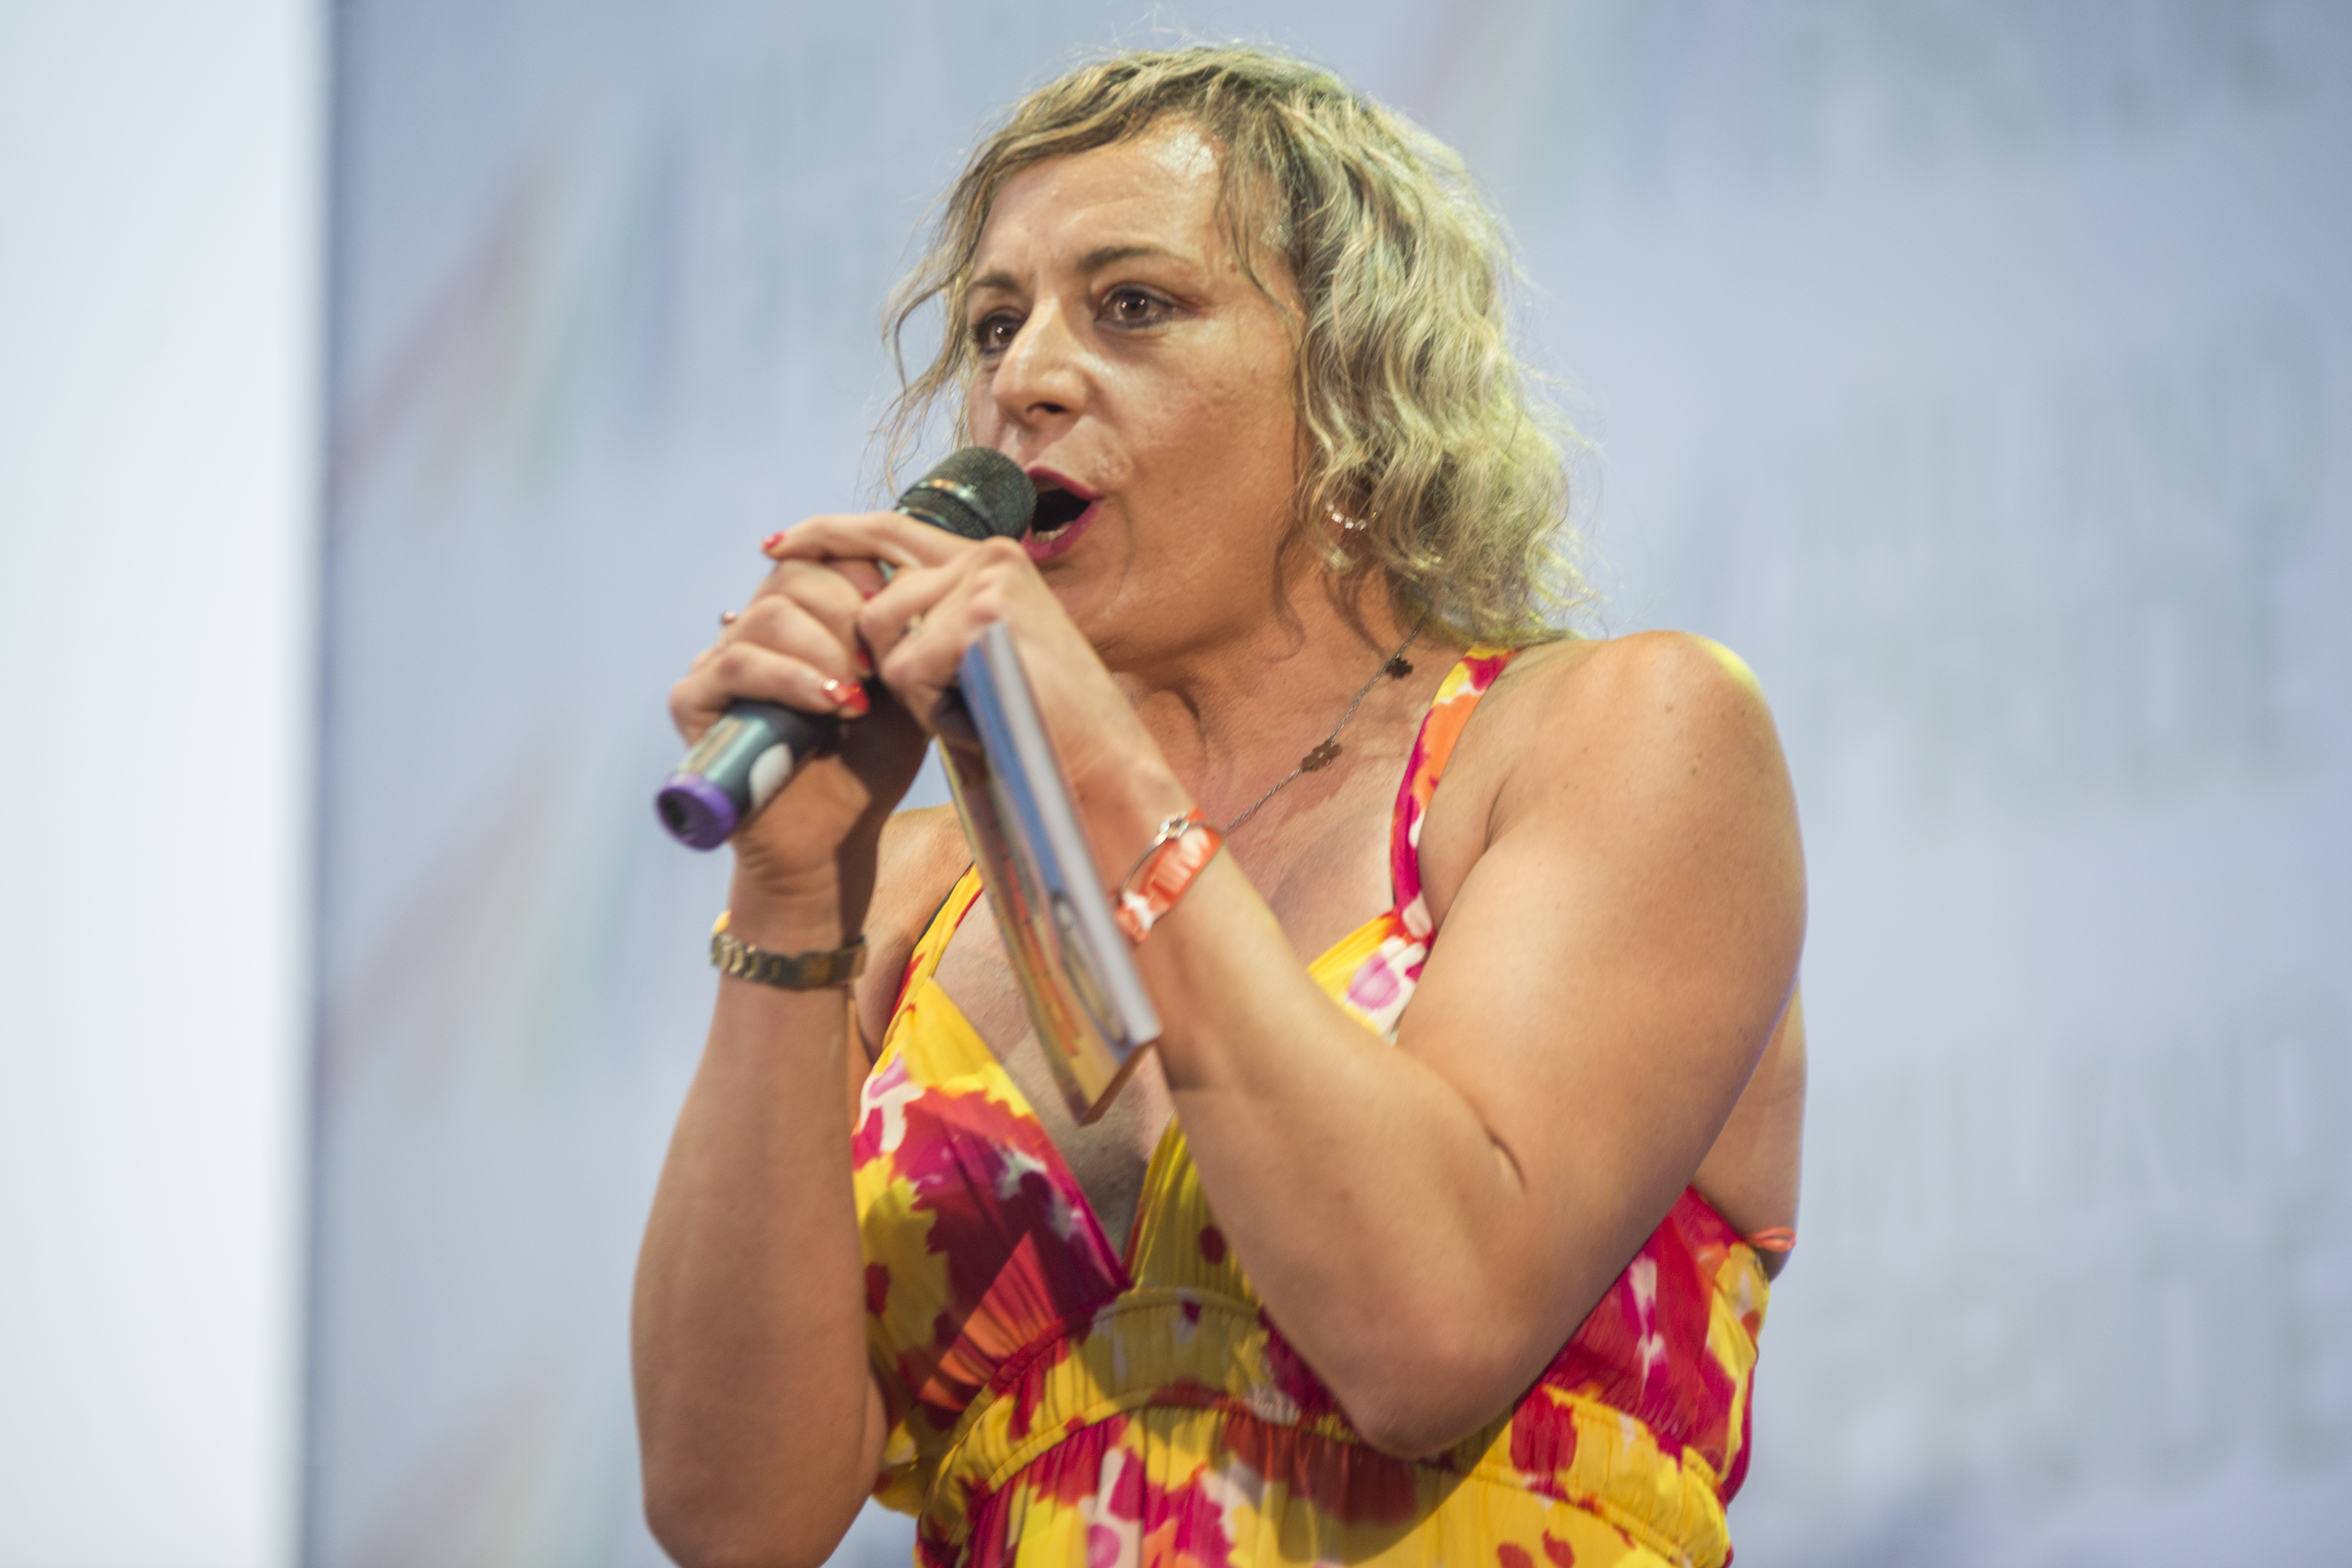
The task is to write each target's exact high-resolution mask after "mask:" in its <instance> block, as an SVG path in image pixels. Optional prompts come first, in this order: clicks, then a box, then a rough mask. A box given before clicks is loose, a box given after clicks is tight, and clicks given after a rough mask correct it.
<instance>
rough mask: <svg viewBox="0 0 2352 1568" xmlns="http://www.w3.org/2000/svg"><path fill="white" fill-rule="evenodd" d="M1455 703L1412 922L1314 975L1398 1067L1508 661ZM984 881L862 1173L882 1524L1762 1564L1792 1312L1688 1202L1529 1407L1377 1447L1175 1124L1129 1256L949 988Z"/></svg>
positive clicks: (866, 1125)
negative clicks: (1442, 852) (1478, 748)
mask: <svg viewBox="0 0 2352 1568" xmlns="http://www.w3.org/2000/svg"><path fill="white" fill-rule="evenodd" d="M1510 657H1511V656H1510V652H1509V650H1507V649H1489V648H1473V649H1472V650H1471V651H1470V653H1469V654H1468V655H1467V656H1465V658H1463V659H1462V661H1461V663H1459V664H1458V665H1456V666H1455V667H1454V669H1453V671H1452V672H1451V673H1450V674H1449V675H1448V676H1447V677H1446V679H1445V682H1444V685H1443V686H1441V687H1440V688H1439V689H1438V694H1437V699H1436V700H1435V702H1434V703H1433V705H1432V707H1431V710H1430V712H1429V714H1428V717H1427V718H1426V719H1425V720H1424V721H1423V724H1422V728H1421V733H1420V736H1419V738H1418V739H1417V741H1416V742H1415V743H1414V746H1413V752H1412V762H1411V763H1410V764H1409V765H1408V767H1407V769H1406V773H1405V778H1404V781H1403V784H1402V785H1401V786H1400V788H1399V790H1398V792H1397V805H1396V812H1395V816H1394V822H1393V829H1392V834H1391V873H1392V876H1393V879H1394V883H1395V891H1396V898H1397V903H1396V907H1395V908H1394V909H1392V910H1390V911H1389V912H1388V913H1386V914H1384V915H1381V916H1380V917H1379V918H1378V919H1376V920H1373V921H1370V922H1368V923H1367V924H1365V925H1364V926H1363V927H1361V928H1360V929H1359V930H1358V931H1355V932H1353V933H1352V934H1350V935H1349V936H1348V937H1347V938H1346V939H1344V940H1343V941H1341V942H1339V944H1338V945H1337V946H1335V947H1334V948H1332V949H1331V951H1330V952H1327V953H1325V954H1324V955H1323V956H1322V957H1321V958H1319V959H1318V960H1317V961H1316V963H1314V965H1313V966H1312V972H1313V973H1314V975H1315V977H1316V979H1317V980H1318V982H1319V983H1320V984H1322V985H1323V987H1324V988H1325V989H1326V990H1327V991H1328V992H1329V993H1330V994H1331V995H1332V997H1333V998H1334V999H1335V1000H1337V1001H1338V1002H1339V1005H1341V1006H1342V1007H1344V1008H1346V1009H1347V1010H1348V1011H1349V1013H1351V1014H1354V1015H1355V1016H1357V1017H1359V1018H1360V1019H1361V1020H1362V1021H1363V1023H1364V1025H1365V1026H1366V1027H1367V1028H1370V1029H1372V1030H1374V1031H1376V1032H1378V1033H1380V1034H1381V1035H1383V1036H1386V1037H1391V1038H1393V1037H1394V1035H1395V1032H1396V1024H1397V1019H1398V1017H1399V1016H1400V1015H1401V1014H1402V1012H1403V1011H1404V1008H1405V1005H1406V1004H1407V1003H1408V1002H1410V1001H1411V1000H1412V992H1413V987H1414V985H1415V984H1416V983H1417V982H1418V981H1419V979H1420V975H1421V969H1422V964H1423V962H1424V960H1425V959H1426V958H1427V956H1428V952H1429V945H1430V942H1432V940H1433V936H1434V932H1433V930H1432V928H1431V922H1430V919H1429V913H1428V908H1427V905H1426V904H1425V903H1424V901H1423V898H1422V894H1421V872H1420V865H1419V859H1418V855H1417V846H1418V844H1419V841H1420V831H1421V822H1422V817H1423V813H1424V812H1425V811H1426V810H1427V808H1428V805H1429V802H1430V798H1431V796H1432V795H1433V793H1434V791H1435V790H1436V788H1437V783H1438V779H1439V777H1440V775H1441V774H1442V773H1444V767H1445V763H1446V759H1447V757H1448V756H1449V755H1450V754H1451V752H1452V751H1453V749H1454V742H1455V740H1456V739H1457V738H1458V737H1459V736H1460V735H1461V733H1462V729H1463V725H1464V723H1465V721H1467V720H1468V718H1469V716H1470V711H1471V709H1472V708H1473V707H1474V706H1475V704H1476V702H1477V700H1478V699H1479V697H1480V696H1481V695H1482V694H1483V693H1484V692H1485V691H1486V689H1487V688H1488V687H1490V686H1491V685H1492V684H1493V682H1494V680H1495V678H1496V675H1498V674H1499V673H1500V672H1501V670H1502V668H1503V667H1504V665H1505V664H1507V662H1508V661H1509V658H1510ZM979 894H980V883H979V879H978V877H977V875H976V874H974V873H969V872H968V873H966V875H965V876H964V878H963V879H962V880H961V882H959V883H958V884H957V886H956V889H955V890H954V892H953V893H952V894H950V897H949V899H948V900H947V903H946V904H945V905H944V906H943V907H942V908H941V909H940V912H939V914H938V915H937V917H935V918H934V920H933V921H932V922H931V925H930V927H929V930H928V931H925V932H924V934H923V938H922V941H921V942H920V943H919V945H918V946H917V948H916V950H915V954H914V957H913V959H912V961H911V962H910V963H909V964H908V970H907V974H906V979H905V982H904V984H903V986H902V988H901V991H900V994H899V999H898V1006H897V1009H896V1011H895V1012H894V1013H893V1015H892V1017H891V1021H890V1026H889V1031H888V1033H887V1037H885V1041H884V1046H883V1050H882V1054H881V1057H880V1058H879V1060H877V1063H876V1064H875V1068H874V1070H873V1072H872V1074H871V1075H870V1076H869V1077H868V1078H867V1079H866V1087H865V1090H864V1094H863V1097H862V1100H861V1106H860V1112H859V1125H858V1127H857V1130H856V1142H855V1145H854V1158H855V1163H856V1195H857V1209H858V1220H859V1225H860V1227H861V1231H862V1234H863V1237H864V1244H865V1256H866V1313H867V1317H866V1342H867V1346H868V1349H869V1351H870V1353H871V1356H872V1361H873V1365H874V1369H875V1372H876V1373H877V1377H878V1378H879V1380H880V1383H881V1385H882V1389H883V1392H884V1396H885V1399H886V1400H887V1404H888V1407H889V1415H890V1420H891V1429H890V1434H889V1437H888V1440H887V1445H886V1447H885V1449H884V1452H883V1460H882V1462H883V1469H882V1474H881V1476H880V1477H879V1479H877V1482H876V1485H875V1495H876V1496H877V1497H878V1498H880V1499H881V1500H883V1501H884V1502H885V1503H887V1504H888V1505H890V1506H892V1507H895V1508H898V1509H900V1510H904V1511H907V1512H911V1513H915V1514H917V1515H919V1519H920V1524H919V1530H918V1533H917V1555H918V1557H919V1560H920V1561H921V1562H922V1563H924V1564H925V1565H926V1568H950V1565H954V1564H973V1565H975V1568H996V1565H997V1564H1001V1563H1024V1564H1041V1563H1043V1564H1053V1565H1055V1568H1081V1565H1083V1568H1126V1565H1134V1564H1143V1563H1150V1564H1155V1565H1157V1564H1184V1565H1187V1568H1248V1565H1250V1564H1256V1563H1276V1562H1282V1563H1375V1562H1376V1563H1400V1564H1401V1563H1427V1564H1431V1565H1435V1564H1439V1563H1444V1564H1448V1565H1450V1568H1474V1565H1483V1564H1493V1565H1495V1568H1571V1565H1581V1568H1603V1565H1605V1564H1611V1563H1692V1564H1700V1565H1703V1568H1712V1565H1714V1564H1717V1563H1727V1562H1729V1561H1730V1558H1731V1543H1730V1539H1729V1537H1728V1535H1727V1533H1726V1531H1725V1525H1724V1505H1725V1503H1726V1502H1727V1501H1728V1500H1730V1498H1731V1496H1732V1494H1733V1493H1734V1492H1735V1491H1737V1490H1738V1487H1739V1482H1740V1479H1741V1477H1742V1475H1743V1474H1744V1472H1745V1471H1746V1469H1747V1464H1748V1391H1749V1387H1750V1382H1751V1378H1752V1376H1753V1372H1754V1368H1755V1364H1756V1335H1757V1331H1758V1330H1759V1327H1760V1326H1761V1323H1762V1321H1763V1316H1764V1309H1765V1301H1766V1297H1767V1294H1768V1287H1767V1285H1766V1283H1765V1277H1764V1272H1763V1270H1762V1268H1760V1267H1759V1263H1758V1259H1757V1256H1756V1253H1755V1251H1754V1250H1753V1248H1751V1247H1749V1246H1748V1244H1747V1243H1745V1242H1743V1241H1742V1240H1741V1239H1740V1237H1738V1235H1737V1234H1735V1233H1734V1231H1733V1230H1732V1228H1731V1226H1729V1225H1727V1223H1725V1221H1724V1220H1723V1218H1722V1216H1721V1215H1717V1213H1716V1212H1715V1210H1714V1209H1713V1208H1712V1207H1711V1206H1709V1205H1708V1204H1707V1203H1706V1200H1705V1199H1704V1198H1702V1197H1700V1196H1699V1194H1697V1193H1696V1191H1686V1192H1685V1193H1684V1194H1683V1195H1682V1197H1681V1198H1680V1200H1679V1201H1677V1202H1676V1203H1675V1206H1674V1209H1673V1210H1672V1212H1671V1213H1669V1214H1668V1215H1667V1216H1666V1218H1665V1220H1664V1223H1663V1224H1661V1225H1660V1226H1658V1228H1657V1230H1656V1231H1655V1232H1654V1234H1653V1235H1652V1236H1651V1237H1650V1238H1649V1239H1648V1240H1647V1241H1646V1242H1644V1243H1643V1247H1642V1249H1641V1251H1640V1252H1639V1253H1638V1254H1636V1255H1635V1257H1634V1258H1633V1261H1632V1262H1631V1263H1629V1264H1628V1265H1626V1268H1625V1270H1624V1272H1623V1273H1622V1274H1621V1275H1620V1276H1619V1277H1618V1279H1617V1280H1616V1282H1615V1284H1613V1285H1612V1287H1611V1288H1610V1289H1609V1292H1608V1293H1607V1294H1606V1295H1605V1296H1603V1297H1602V1298H1601V1303H1600V1305H1598V1306H1597V1307H1595V1308H1594V1309H1593V1310H1592V1312H1591V1316H1590V1317H1588V1318H1587V1319H1586V1320H1585V1321H1584V1323H1583V1325H1582V1326H1581V1327H1580V1328H1579V1329H1578V1330H1577V1331H1576V1332H1575V1334H1574V1335H1573V1336H1571V1337H1570V1340H1569V1341H1568V1342H1567V1343H1566V1344H1564V1345H1562V1346H1561V1347H1560V1351H1559V1355H1558V1356H1556V1357H1555V1358H1553V1360H1552V1363H1551V1364H1550V1365H1549V1366H1548V1367H1547V1368H1545V1370H1544V1373H1543V1374H1542V1376H1541V1377H1540V1378H1538V1380H1537V1382H1536V1384H1535V1386H1534V1387H1533V1388H1531V1389H1530V1390H1528V1393H1527V1394H1525V1395H1524V1396H1523V1397H1522V1398H1521V1399H1520V1400H1519V1402H1518V1404H1517V1406H1516V1407H1514V1408H1513V1409H1512V1410H1510V1411H1509V1412H1508V1413H1507V1414H1506V1415H1502V1416H1500V1417H1499V1418H1497V1419H1496V1421H1495V1422H1494V1423H1493V1425H1491V1426H1488V1427H1487V1428H1486V1430H1485V1431H1483V1432H1480V1433H1478V1434H1477V1435H1476V1436H1473V1437H1470V1438H1467V1439H1465V1441H1463V1442H1461V1443H1459V1444H1457V1445H1455V1446H1454V1447H1453V1448H1451V1449H1448V1450H1446V1451H1444V1452H1443V1453H1440V1454H1437V1455H1433V1456H1431V1457H1428V1458H1422V1459H1418V1460H1407V1459H1399V1458H1391V1456H1389V1455H1386V1454H1382V1453H1381V1452H1379V1451H1378V1450H1377V1449H1374V1448H1372V1447H1370V1446H1368V1445H1367V1444H1366V1443H1365V1442H1364V1441H1363V1440H1362V1439H1361V1438H1360V1437H1359V1436H1357V1435H1356V1432H1355V1429H1354V1428H1353V1427H1352V1426H1349V1421H1348V1417H1347V1415H1346V1414H1345V1413H1344V1412H1343V1411H1342V1410H1341V1409H1340V1408H1339V1405H1338V1404H1337V1402H1336V1401H1335V1400H1334V1399H1333V1398H1332V1395H1331V1393H1330V1391H1329V1390H1328V1389H1327V1388H1326V1387H1324V1385H1323V1384H1322V1382H1321V1381H1320V1380H1319V1379H1318V1378H1317V1376H1316V1375H1315V1373H1314V1372H1313V1371H1312V1370H1311V1369H1310V1368H1309V1367H1308V1366H1307V1363H1305V1362H1304V1361H1302V1360H1300V1359H1299V1357H1298V1355H1297V1352H1295V1351H1294V1350H1293V1349H1292V1348H1291V1346H1290V1344H1289V1342H1287V1341H1286V1340H1285V1339H1284V1338H1283V1334H1282V1331H1281V1328H1280V1327H1279V1325H1277V1324H1276V1322H1275V1321H1274V1320H1273V1319H1272V1318H1271V1317H1270V1316H1268V1314H1267V1312H1266V1310H1265V1306H1264V1305H1263V1304H1262V1303H1261V1302H1260V1301H1259V1300H1258V1298H1257V1295H1256V1292H1255V1290H1253V1289H1251V1286H1250V1282H1249V1277H1248V1274H1247V1272H1246V1271H1245V1270H1244V1267H1243V1260H1242V1259H1241V1258H1238V1257H1236V1256H1235V1255H1234V1251H1233V1249H1232V1247H1230V1246H1228V1245H1227V1244H1226V1241H1225V1238H1224V1237H1223V1234H1222V1233H1221V1232H1220V1231H1219V1230H1218V1228H1217V1220H1216V1215H1213V1213H1211V1212H1210V1208H1209V1204H1208V1201H1207V1199H1206V1198H1205V1197H1204V1196H1203V1195H1202V1191H1201V1181H1200V1176H1199V1174H1198V1173H1196V1172H1195V1171H1194V1169H1193V1167H1192V1158H1191V1155H1190V1154H1189V1153H1188V1152H1187V1150H1186V1146H1185V1142H1184V1133H1183V1129H1182V1128H1181V1126H1179V1125H1177V1124H1176V1123H1175V1122H1174V1121H1171V1123H1170V1124H1169V1127H1168V1129H1167V1131H1166V1133H1165V1134H1164V1135H1163V1136H1162V1137H1161V1139H1160V1144H1159V1148H1158V1150H1157V1152H1155V1153H1154V1154H1153V1156H1152V1159H1151V1163H1150V1168H1149V1172H1148V1173H1147V1174H1146V1176H1145V1179H1144V1186H1143V1191H1142V1194H1141V1195H1140V1197H1139V1199H1138V1203H1137V1208H1136V1217H1135V1225H1134V1230H1133V1234H1132V1235H1130V1236H1129V1237H1127V1246H1126V1248H1125V1250H1124V1251H1122V1250H1121V1249H1120V1248H1119V1247H1118V1246H1117V1245H1115V1244H1114V1241H1113V1239H1112V1238H1111V1237H1108V1236H1107V1235H1106V1234H1105V1233H1104V1231H1103V1227H1102V1226H1101V1224H1100V1223H1099V1222H1098V1221H1097V1218H1096V1217H1095V1214H1094V1211H1093V1210H1092V1209H1091V1208H1090V1207H1089V1206H1088V1205H1087V1200H1086V1197H1085V1195H1084V1194H1082V1193H1081V1192H1080V1190H1079V1188H1078V1185H1077V1183H1076V1181H1075V1180H1073V1179H1072V1177H1071V1175H1070V1173H1069V1172H1068V1171H1067V1169H1066V1168H1065V1167H1064V1165H1063V1163H1062V1161H1061V1158H1060V1156H1059V1155H1058V1153H1057V1152H1055V1148H1054V1145H1053V1143H1052V1142H1051V1141H1049V1140H1048V1139H1047V1137H1046V1135H1045V1130H1044V1128H1043V1127H1042V1126H1040V1125H1039V1123H1038V1121H1037V1118H1036V1116H1035V1115H1034V1113H1033V1112H1032V1110H1030V1107H1029V1105H1028V1103H1027V1102H1026V1101H1025V1100H1024V1099H1023V1098H1022V1094H1021V1091H1020V1090H1019V1089H1017V1088H1015V1087H1014V1086H1013V1080H1012V1079H1010V1078H1008V1077H1007V1076H1006V1075H1005V1073H1004V1071H1003V1068H1001V1067H1000V1066H999V1065H998V1063H997V1060H996V1058H995V1056H994V1054H993V1053H992V1052H991V1051H990V1049H989V1047H988V1046H987V1045H986V1043H985V1042H983V1041H982V1039H981V1037H980V1036H979V1035H978V1034H976V1033H975V1032H974V1031H973V1029H972V1027H971V1025H970V1024H968V1023H967V1022H965V1020H964V1018H963V1017H962V1016H961V1014H959V1013H958V1012H957V1011H956V1007H955V1005H954V1003H952V1002H951V1001H950V1000H949V998H948V995H947V994H946V993H945V992H944V991H942V990H941V989H940V987H939V985H938V984H936V983H935V982H934V980H933V971H934V970H935V969H936V967H937V965H938V963H939V960H940V953H941V952H944V951H945V949H946V947H947V944H948V939H949V937H950V936H951V935H952V934H953V932H954V931H955V928H956V926H957V924H958V922H959V921H961V920H962V919H963V917H964V915H965V913H966V912H967V911H968V910H970V909H971V906H972V904H973V903H974V901H975V900H977V899H978V897H979Z"/></svg>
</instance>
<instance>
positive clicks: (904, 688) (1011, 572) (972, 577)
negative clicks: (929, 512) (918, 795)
mask: <svg viewBox="0 0 2352 1568" xmlns="http://www.w3.org/2000/svg"><path fill="white" fill-rule="evenodd" d="M1031 588H1034V589H1035V591H1036V592H1037V593H1038V594H1040V595H1043V594H1044V593H1045V589H1044V585H1043V584H1041V583H1039V582H1037V580H1036V568H1035V567H1034V565H1033V564H1032V563H1031V562H1030V560H1029V557H1028V555H1027V554H1026V553H1025V552H1024V551H1023V550H1022V549H1021V547H1020V546H1019V545H1018V544H1015V543H1013V542H1012V541H1010V540H1004V539H992V540H988V541H986V542H982V543H977V544H971V543H967V544H964V545H963V547H962V548H961V549H960V550H959V551H958V552H956V553H955V556H954V558H953V559H952V560H950V562H948V563H945V564H943V565H939V566H929V567H916V568H911V569H909V570H907V571H903V572H900V573H899V574H898V575H897V576H896V577H894V578H893V579H892V580H891V582H890V584H889V586H887V587H886V588H884V589H883V590H882V591H881V592H880V593H878V594H877V595H874V596H873V597H872V598H870V599H867V600H866V601H865V603H864V605H862V606H861V607H860V608H859V610H858V613H857V633H858V636H859V637H860V638H861V639H863V641H864V642H865V645H866V647H868V648H870V649H872V650H873V654H874V658H875V661H876V665H877V668H878V671H879V673H880V674H881V677H882V679H883V681H884V683H885V684H887V686H888V687H889V688H890V689H891V690H892V691H893V692H895V693H897V694H898V700H900V701H901V702H902V703H904V704H905V705H906V706H907V708H908V710H909V711H910V712H913V713H916V714H918V715H920V716H922V717H923V718H924V719H925V721H926V722H929V721H931V720H932V719H933V718H934V717H935V716H936V715H937V713H938V710H939V704H940V698H941V696H942V695H943V694H944V693H945V691H946V689H947V688H948V687H950V685H952V684H953V683H954V681H955V678H956V666H957V664H958V662H959V661H960V660H961V658H963V654H964V650H965V649H966V648H969V647H971V645H972V642H973V641H974V639H976V638H977V637H979V636H980V633H981V630H982V628H983V627H984V626H988V625H989V624H991V623H992V622H995V621H1006V620H1012V619H1013V613H1012V605H1013V601H1014V599H1015V598H1016V597H1018V596H1019V595H1022V594H1023V593H1024V591H1026V590H1029V589H1031Z"/></svg>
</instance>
